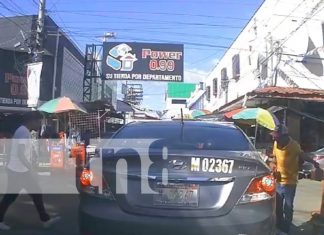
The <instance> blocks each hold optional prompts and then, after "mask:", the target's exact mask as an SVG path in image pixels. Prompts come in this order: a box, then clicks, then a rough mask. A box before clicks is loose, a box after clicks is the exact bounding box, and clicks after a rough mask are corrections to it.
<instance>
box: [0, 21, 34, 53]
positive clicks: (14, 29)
mask: <svg viewBox="0 0 324 235" xmlns="http://www.w3.org/2000/svg"><path fill="white" fill-rule="evenodd" d="M35 17H36V16H32V15H31V16H15V17H1V18H0V31H1V32H2V33H0V48H2V49H6V50H18V51H22V52H27V51H28V47H27V46H26V45H25V44H24V38H23V35H22V33H23V34H24V36H25V38H30V35H31V33H32V28H33V23H34V21H35V20H36V18H35ZM17 43H20V44H21V46H19V47H18V48H16V47H15V45H16V44H17Z"/></svg>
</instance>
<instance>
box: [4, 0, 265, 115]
mask: <svg viewBox="0 0 324 235" xmlns="http://www.w3.org/2000/svg"><path fill="white" fill-rule="evenodd" d="M1 2H2V4H4V5H5V6H6V7H7V8H9V9H11V11H8V10H7V9H5V8H4V7H3V5H1V4H0V13H1V15H5V16H13V15H31V14H37V11H38V10H37V4H38V0H1ZM262 2H263V0H248V1H247V0H246V1H244V0H164V1H158V0H46V9H47V14H48V15H49V16H51V17H52V18H53V19H54V20H55V22H56V23H57V24H58V25H59V26H60V27H62V28H63V29H64V31H65V32H66V33H67V34H68V35H69V36H70V37H71V39H72V40H73V41H74V42H75V43H76V44H77V45H78V46H79V48H80V50H82V51H85V47H86V44H92V43H100V42H101V40H102V39H101V38H100V37H101V36H103V35H104V34H105V33H107V32H114V33H116V38H115V39H110V40H111V41H117V42H134V41H136V42H152V43H159V42H160V43H180V44H184V82H190V83H198V82H200V81H203V80H204V79H205V78H206V77H207V75H208V74H209V73H210V72H211V70H212V69H213V68H214V67H215V66H216V64H217V62H218V61H219V60H220V59H221V57H222V55H223V54H224V53H225V52H226V48H227V47H229V46H230V45H231V43H232V42H233V40H234V39H235V38H236V37H237V35H238V34H239V33H240V31H241V30H242V29H243V27H244V26H245V25H246V24H247V22H248V21H249V19H250V18H251V17H252V16H253V14H254V12H255V11H256V10H257V9H258V7H259V6H260V5H261V4H262ZM142 84H143V90H144V100H143V104H142V106H143V107H146V108H150V109H155V110H163V109H164V108H165V103H164V97H165V90H166V85H167V83H165V82H143V83H142ZM118 93H121V91H120V89H119V90H118ZM118 97H119V98H121V95H119V96H118Z"/></svg>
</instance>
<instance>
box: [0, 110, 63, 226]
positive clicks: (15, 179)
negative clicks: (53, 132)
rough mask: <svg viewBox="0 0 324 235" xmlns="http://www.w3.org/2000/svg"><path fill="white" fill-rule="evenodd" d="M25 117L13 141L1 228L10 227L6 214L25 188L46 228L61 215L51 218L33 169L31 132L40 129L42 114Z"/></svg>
mask: <svg viewBox="0 0 324 235" xmlns="http://www.w3.org/2000/svg"><path fill="white" fill-rule="evenodd" d="M23 119H24V121H23V124H22V125H21V126H20V127H19V128H18V129H17V130H16V131H15V134H14V136H13V138H12V142H11V151H10V160H9V163H8V165H7V172H8V186H7V194H6V195H4V197H3V198H2V201H1V203H0V230H9V229H10V227H9V226H8V225H7V224H5V223H4V216H5V214H6V212H7V210H8V208H9V206H10V205H11V204H12V203H13V202H14V201H15V200H16V199H17V197H18V196H19V193H20V191H21V190H22V189H25V190H26V191H27V192H28V193H29V195H30V197H31V198H32V199H33V202H34V205H35V207H36V209H37V211H38V214H39V217H40V219H41V221H42V222H43V226H44V227H45V228H48V227H50V226H51V225H53V224H54V223H56V222H57V221H58V220H59V219H60V218H59V217H53V218H50V216H49V215H48V214H47V213H46V210H45V207H44V203H43V197H42V194H41V190H40V187H39V185H38V183H37V180H36V178H35V176H34V174H33V171H32V164H31V158H32V139H31V133H30V132H31V131H32V130H38V129H39V126H40V120H41V115H40V113H38V112H30V113H27V114H25V115H24V117H23Z"/></svg>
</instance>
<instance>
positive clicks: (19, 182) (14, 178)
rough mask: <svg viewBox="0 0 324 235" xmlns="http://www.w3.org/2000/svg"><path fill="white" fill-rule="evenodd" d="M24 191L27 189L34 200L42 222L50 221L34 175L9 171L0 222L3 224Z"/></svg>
mask: <svg viewBox="0 0 324 235" xmlns="http://www.w3.org/2000/svg"><path fill="white" fill-rule="evenodd" d="M22 189H26V190H27V192H28V193H29V196H30V197H31V198H32V200H33V202H34V205H35V207H36V209H37V212H38V214H39V217H40V219H41V221H47V220H49V215H48V214H47V213H46V210H45V207H44V202H43V196H42V194H40V189H39V186H38V184H37V181H36V179H35V178H33V177H32V174H31V173H30V172H23V173H19V172H14V171H11V170H8V187H7V194H5V195H4V196H3V198H2V201H1V202H0V222H3V220H4V216H5V214H6V212H7V210H8V208H9V207H10V205H11V204H12V203H13V202H14V201H15V200H16V199H17V197H18V196H19V192H20V191H21V190H22Z"/></svg>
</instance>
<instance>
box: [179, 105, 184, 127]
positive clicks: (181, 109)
mask: <svg viewBox="0 0 324 235" xmlns="http://www.w3.org/2000/svg"><path fill="white" fill-rule="evenodd" d="M180 110H181V124H182V125H183V124H184V122H183V110H182V108H181V109H180Z"/></svg>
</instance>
